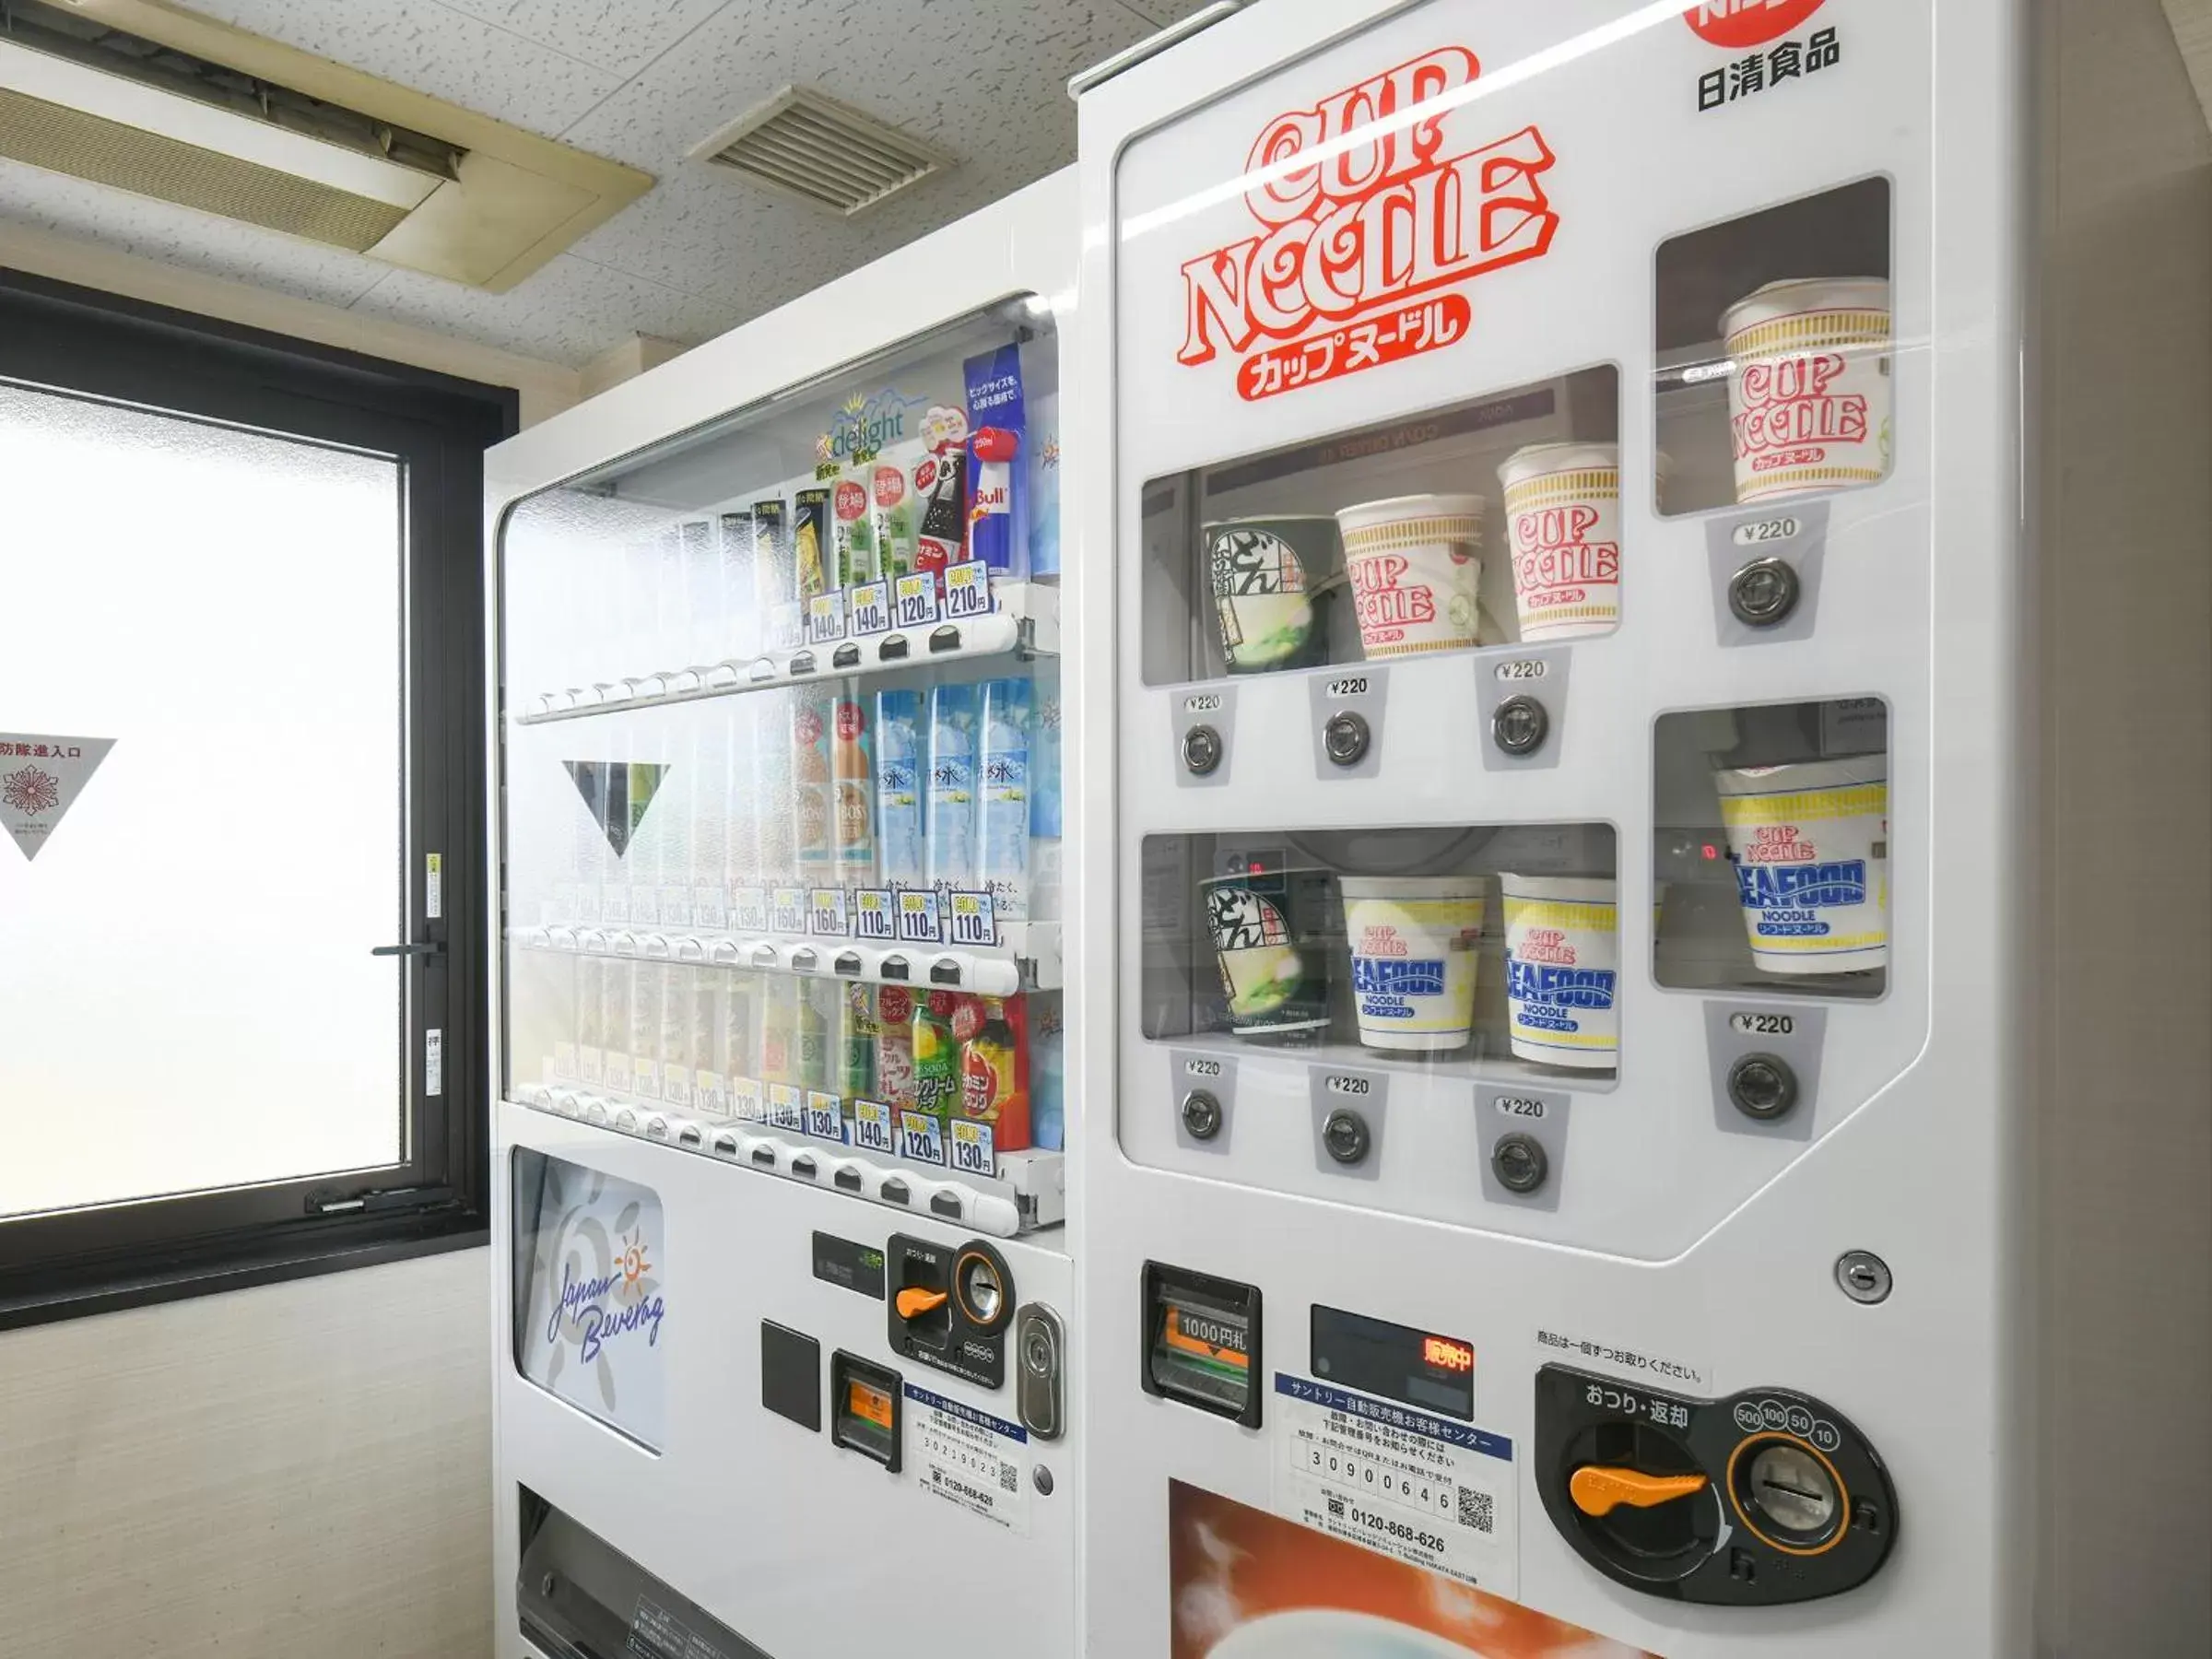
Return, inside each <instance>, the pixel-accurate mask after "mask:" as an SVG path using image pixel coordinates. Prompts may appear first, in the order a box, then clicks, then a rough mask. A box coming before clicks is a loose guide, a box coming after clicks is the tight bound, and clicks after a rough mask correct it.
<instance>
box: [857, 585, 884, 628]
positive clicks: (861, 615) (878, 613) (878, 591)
mask: <svg viewBox="0 0 2212 1659" xmlns="http://www.w3.org/2000/svg"><path fill="white" fill-rule="evenodd" d="M890 628H891V584H890V583H889V582H863V583H862V584H861V585H860V586H859V587H856V588H854V589H853V632H854V633H856V634H879V633H888V632H889V631H890Z"/></svg>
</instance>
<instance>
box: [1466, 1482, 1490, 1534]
mask: <svg viewBox="0 0 2212 1659" xmlns="http://www.w3.org/2000/svg"><path fill="white" fill-rule="evenodd" d="M1497 1521H1498V1503H1497V1500H1495V1499H1494V1498H1492V1497H1491V1496H1490V1494H1489V1493H1488V1492H1483V1491H1477V1489H1476V1488H1473V1487H1471V1486H1463V1487H1461V1488H1459V1524H1461V1525H1462V1526H1469V1527H1473V1528H1474V1529H1475V1530H1476V1531H1477V1532H1478V1533H1487V1532H1488V1531H1490V1530H1491V1529H1492V1528H1493V1527H1495V1526H1496V1524H1497Z"/></svg>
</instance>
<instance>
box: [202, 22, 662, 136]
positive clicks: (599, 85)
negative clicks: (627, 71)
mask: <svg viewBox="0 0 2212 1659" xmlns="http://www.w3.org/2000/svg"><path fill="white" fill-rule="evenodd" d="M192 3H193V9H194V10H195V11H199V12H203V13H206V15H207V16H209V17H212V18H220V19H221V20H222V21H223V22H225V23H230V24H235V25H236V26H237V27H238V28H240V29H251V30H253V32H254V33H255V34H260V35H266V36H268V38H269V39H271V40H273V41H283V42H284V43H285V44H286V45H288V46H297V47H299V48H300V50H301V51H303V52H312V53H316V54H317V55H318V56H321V57H326V58H329V59H331V60H333V61H334V62H336V63H340V64H346V65H350V66H351V67H353V68H356V69H364V70H367V71H368V72H369V73H370V74H371V75H376V76H382V77H383V78H384V79H386V80H389V81H396V82H398V83H399V84H400V85H401V86H403V87H412V88H415V89H416V90H418V91H420V92H428V93H429V94H430V95H431V96H432V97H433V98H442V99H444V100H446V101H447V102H448V103H456V104H459V105H461V106H462V107H463V108H464V109H469V110H476V111H477V112H480V113H482V114H486V115H491V116H495V117H497V118H498V119H499V120H501V121H506V122H512V124H514V125H516V126H519V127H526V128H528V129H529V130H530V131H532V132H535V133H542V134H544V135H546V136H547V137H555V136H558V135H559V133H560V130H561V129H562V128H563V127H565V126H568V125H569V124H571V123H572V122H574V121H575V120H576V118H577V117H578V116H580V115H582V113H583V112H585V111H586V110H589V109H590V108H591V107H592V106H593V105H594V104H595V103H597V102H598V101H599V100H601V99H603V98H605V97H606V95H607V94H608V93H609V92H611V91H613V90H614V89H615V88H616V87H618V86H619V85H620V84H621V80H622V77H621V76H619V75H616V74H612V73H610V72H608V71H607V70H605V69H595V68H594V67H592V66H591V65H589V64H586V63H582V62H580V61H579V60H578V59H577V58H574V57H571V56H569V55H568V54H566V53H560V52H557V51H555V50H554V49H553V48H551V47H549V46H544V45H540V44H539V43H538V42H536V41H529V40H525V39H524V38H523V37H522V36H521V35H519V34H516V33H513V32H512V31H511V30H509V29H499V28H495V27H493V26H492V25H491V24H489V23H486V22H484V21H482V20H481V19H479V18H472V17H468V16H466V15H465V14H464V13H461V12H457V11H454V10H453V9H452V8H451V7H449V6H441V5H438V4H436V0H344V4H336V3H335V0H314V3H313V4H307V5H302V4H301V3H300V0H192ZM495 3H496V0H495Z"/></svg>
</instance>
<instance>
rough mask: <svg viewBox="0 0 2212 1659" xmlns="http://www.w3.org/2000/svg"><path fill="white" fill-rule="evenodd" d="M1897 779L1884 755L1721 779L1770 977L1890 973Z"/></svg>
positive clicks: (1743, 897) (1758, 953) (1749, 923)
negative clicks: (1892, 788)
mask: <svg viewBox="0 0 2212 1659" xmlns="http://www.w3.org/2000/svg"><path fill="white" fill-rule="evenodd" d="M1888 779H1889V763H1888V757H1887V756H1883V755H1866V756H1862V757H1859V758H1856V759H1842V760H1806V761H1801V762H1798V763H1796V764H1794V765H1790V766H1747V767H1735V768H1729V769H1724V770H1723V771H1718V772H1715V773H1714V774H1713V782H1714V783H1715V784H1716V785H1717V786H1718V787H1719V790H1720V794H1721V821H1722V823H1724V825H1726V826H1727V830H1728V855H1729V858H1730V860H1731V861H1732V862H1733V863H1734V864H1735V886H1736V897H1737V899H1738V900H1739V901H1740V902H1741V903H1742V905H1743V910H1744V930H1745V932H1746V933H1747V934H1748V935H1750V939H1751V959H1752V962H1753V963H1754V964H1755V965H1756V966H1757V967H1758V968H1759V971H1761V972H1765V973H1864V972H1866V971H1869V970H1872V969H1877V968H1882V967H1886V966H1888V960H1889V932H1888V912H1889V856H1888V841H1889V782H1888Z"/></svg>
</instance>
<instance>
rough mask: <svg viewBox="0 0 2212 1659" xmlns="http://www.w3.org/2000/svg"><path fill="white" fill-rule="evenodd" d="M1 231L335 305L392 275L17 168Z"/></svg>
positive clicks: (9, 182)
mask: <svg viewBox="0 0 2212 1659" xmlns="http://www.w3.org/2000/svg"><path fill="white" fill-rule="evenodd" d="M0 223H14V224H20V225H29V226H33V227H35V228H37V229H41V230H51V231H54V232H56V233H58V234H60V235H63V236H73V237H76V239H77V240H79V241H90V242H97V243H99V244H100V246H101V247H105V248H111V249H113V250H114V251H116V252H117V253H131V254H135V255H136V256H137V257H139V258H141V259H154V260H159V261H160V262H161V263H162V264H163V265H182V266H187V267H189V268H190V269H193V270H195V271H201V272H204V273H206V275H208V276H211V277H228V278H229V279H230V280H231V281H233V282H247V283H252V284H253V286H254V287H256V288H270V289H273V290H274V291H276V292H277V293H280V294H290V295H292V296H294V297H296V298H298V299H301V300H322V301H323V302H324V303H325V304H328V305H348V304H350V303H352V301H353V300H355V299H356V298H358V297H359V295H361V294H363V293H365V292H367V291H368V289H369V288H371V286H372V285H373V284H374V283H375V282H376V281H377V280H378V278H380V277H382V276H383V275H384V273H385V272H386V271H388V270H389V269H391V267H390V266H389V265H382V264H380V263H379V262H377V261H376V260H373V259H365V258H363V257H362V256H361V255H360V254H359V253H347V252H346V251H345V250H344V249H342V248H326V247H323V246H321V245H320V244H318V243H315V242H311V241H300V240H298V239H296V238H294V237H289V236H284V235H280V234H279V233H278V232H277V231H275V230H264V229H261V228H260V227H259V226H257V225H242V224H240V223H239V222H238V221H237V220H236V219H228V218H218V217H217V216H216V215H214V214H211V213H200V212H196V211H194V209H192V208H190V207H179V206H176V205H175V204H173V203H171V202H160V201H156V200H154V199H153V198H152V197H150V196H140V195H132V194H129V193H128V192H126V191H121V190H112V189H110V188H108V187H107V186H105V185H100V184H88V183H87V182H85V181H84V180H82V179H71V178H65V177H64V176H63V175H62V174H60V173H52V172H46V171H42V170H41V169H39V168H35V167H26V166H24V165H23V164H22V163H20V162H17V161H6V160H0Z"/></svg>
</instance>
